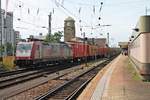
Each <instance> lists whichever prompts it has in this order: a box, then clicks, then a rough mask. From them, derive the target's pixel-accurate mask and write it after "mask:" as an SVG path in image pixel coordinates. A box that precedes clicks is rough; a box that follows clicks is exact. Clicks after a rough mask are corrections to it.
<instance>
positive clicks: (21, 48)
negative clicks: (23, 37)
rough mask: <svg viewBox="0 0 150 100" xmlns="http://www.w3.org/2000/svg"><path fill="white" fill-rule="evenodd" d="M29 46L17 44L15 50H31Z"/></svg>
mask: <svg viewBox="0 0 150 100" xmlns="http://www.w3.org/2000/svg"><path fill="white" fill-rule="evenodd" d="M31 48H32V46H31V44H19V45H18V46H17V50H31Z"/></svg>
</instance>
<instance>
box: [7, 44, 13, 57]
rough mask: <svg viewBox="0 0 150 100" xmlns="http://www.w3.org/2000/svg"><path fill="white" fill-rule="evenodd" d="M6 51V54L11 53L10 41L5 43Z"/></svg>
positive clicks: (10, 54)
mask: <svg viewBox="0 0 150 100" xmlns="http://www.w3.org/2000/svg"><path fill="white" fill-rule="evenodd" d="M6 52H7V55H8V56H12V55H13V46H12V44H11V43H6Z"/></svg>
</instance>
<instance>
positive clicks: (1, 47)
mask: <svg viewBox="0 0 150 100" xmlns="http://www.w3.org/2000/svg"><path fill="white" fill-rule="evenodd" d="M0 52H2V53H3V52H4V45H1V46H0Z"/></svg>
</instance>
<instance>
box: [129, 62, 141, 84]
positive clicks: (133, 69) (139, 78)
mask: <svg viewBox="0 0 150 100" xmlns="http://www.w3.org/2000/svg"><path fill="white" fill-rule="evenodd" d="M127 63H128V66H127V68H128V70H129V72H130V73H131V75H132V78H133V80H136V81H139V80H142V79H141V77H140V75H139V73H138V72H137V71H136V70H135V68H134V67H133V66H134V65H133V64H132V63H131V61H130V60H127Z"/></svg>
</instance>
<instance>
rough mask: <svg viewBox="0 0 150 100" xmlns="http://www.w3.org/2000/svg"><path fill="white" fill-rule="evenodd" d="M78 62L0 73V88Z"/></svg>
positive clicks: (74, 64)
mask: <svg viewBox="0 0 150 100" xmlns="http://www.w3.org/2000/svg"><path fill="white" fill-rule="evenodd" d="M79 64H80V63H73V64H71V63H70V64H67V65H65V64H64V65H63V64H62V65H58V64H56V65H51V66H47V67H44V68H43V69H40V67H39V68H37V69H36V70H35V69H34V68H29V69H22V70H17V71H12V72H6V73H1V75H2V76H3V77H2V76H1V77H0V89H4V88H7V87H10V86H13V85H17V84H19V83H23V82H26V81H28V80H31V79H35V78H38V77H42V76H46V75H47V74H51V73H55V72H57V71H60V70H63V69H66V68H69V67H72V66H76V65H79Z"/></svg>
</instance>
